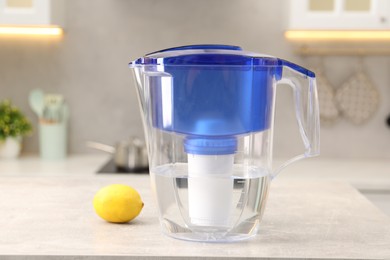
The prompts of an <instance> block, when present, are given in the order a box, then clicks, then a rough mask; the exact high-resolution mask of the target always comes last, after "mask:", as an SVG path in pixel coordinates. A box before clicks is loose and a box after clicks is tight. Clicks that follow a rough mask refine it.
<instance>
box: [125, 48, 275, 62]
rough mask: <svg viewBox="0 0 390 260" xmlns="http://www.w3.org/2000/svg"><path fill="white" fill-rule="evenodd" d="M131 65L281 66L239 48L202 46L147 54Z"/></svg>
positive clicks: (273, 59)
mask: <svg viewBox="0 0 390 260" xmlns="http://www.w3.org/2000/svg"><path fill="white" fill-rule="evenodd" d="M131 65H210V66H213V65H215V66H218V65H226V66H229V65H238V66H240V65H241V66H245V65H248V66H256V65H265V66H266V65H273V66H277V65H280V62H279V60H278V59H277V58H275V57H272V56H268V55H263V54H256V53H252V52H247V51H244V50H242V48H241V47H239V46H233V45H219V44H200V45H186V46H180V47H174V48H169V49H164V50H160V51H156V52H152V53H149V54H146V55H145V56H144V57H141V58H139V59H137V60H135V61H134V62H132V63H130V66H131Z"/></svg>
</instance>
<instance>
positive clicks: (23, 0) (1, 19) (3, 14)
mask: <svg viewBox="0 0 390 260" xmlns="http://www.w3.org/2000/svg"><path fill="white" fill-rule="evenodd" d="M63 27H64V0H0V33H1V32H5V33H12V34H18V33H21V34H23V32H29V30H32V31H31V33H32V34H39V33H38V32H47V33H48V34H50V33H49V32H50V31H51V29H54V30H52V33H55V32H57V33H62V29H61V28H63ZM34 30H35V31H34ZM56 30H57V31H56ZM26 34H28V33H26Z"/></svg>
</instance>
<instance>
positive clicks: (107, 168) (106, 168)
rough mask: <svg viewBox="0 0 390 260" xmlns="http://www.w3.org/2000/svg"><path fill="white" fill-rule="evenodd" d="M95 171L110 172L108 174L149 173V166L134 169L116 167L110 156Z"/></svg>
mask: <svg viewBox="0 0 390 260" xmlns="http://www.w3.org/2000/svg"><path fill="white" fill-rule="evenodd" d="M97 173H104V174H106V173H110V174H132V173H134V174H148V173H149V167H145V168H136V169H128V168H122V167H117V166H116V165H115V162H114V159H113V158H111V159H110V160H108V161H107V162H106V163H105V164H104V165H103V166H102V167H101V168H100V169H99V170H98V171H97Z"/></svg>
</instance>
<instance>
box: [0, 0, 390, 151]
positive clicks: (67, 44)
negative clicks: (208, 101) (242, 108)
mask: <svg viewBox="0 0 390 260" xmlns="http://www.w3.org/2000/svg"><path fill="white" fill-rule="evenodd" d="M287 3H288V2H287V1H283V0H273V1H259V0H197V1H193V0H164V1H162V0H111V1H107V0H95V1H87V0H67V1H66V17H67V19H66V24H67V26H66V34H65V37H64V39H63V40H62V41H50V40H40V41H38V40H26V39H3V38H0V99H3V98H11V99H12V100H14V103H15V104H16V105H18V106H20V107H21V108H22V109H23V110H24V111H26V113H27V114H28V116H29V117H30V118H32V119H33V120H34V123H35V124H36V121H37V120H36V118H35V116H34V114H33V113H32V112H31V111H30V109H29V107H28V105H27V97H28V92H29V91H30V90H31V89H34V88H38V87H39V88H42V89H44V90H45V91H48V92H59V93H63V94H64V95H65V96H66V98H67V100H68V103H69V104H70V107H71V113H72V114H71V121H70V149H71V151H72V152H92V151H91V150H90V149H88V148H86V147H85V141H87V140H96V141H101V142H105V143H109V144H113V143H115V141H117V140H120V139H123V138H126V137H127V136H128V135H130V134H136V135H140V136H141V135H142V134H143V131H142V128H141V119H140V115H139V110H138V104H137V99H136V96H135V90H134V84H133V81H132V78H131V73H130V71H129V69H128V68H127V63H128V62H129V61H130V60H132V59H135V58H137V57H139V56H142V55H143V54H145V53H148V52H151V51H155V50H159V49H163V48H168V47H173V46H179V45H187V44H196V43H223V44H234V45H240V46H242V47H243V48H244V49H246V50H251V51H254V52H260V53H267V54H271V55H274V56H278V57H281V58H285V59H289V60H292V61H294V62H297V63H300V64H302V65H310V63H311V59H302V58H301V57H299V56H296V55H294V54H293V53H292V50H291V47H290V45H289V44H288V43H287V42H286V41H285V40H284V38H283V32H284V30H285V29H286V28H287V24H286V23H287V20H288V19H287V14H288V5H287ZM356 59H357V58H356V57H327V58H325V60H324V64H325V68H326V74H327V76H328V78H329V80H330V81H331V82H332V83H333V84H334V85H335V86H337V85H340V84H341V83H342V82H343V81H345V80H346V79H347V78H348V77H349V76H350V75H352V74H353V73H354V71H355V70H356ZM364 63H365V66H366V68H367V70H368V73H369V75H370V76H371V77H372V78H373V80H374V82H375V84H376V85H377V86H378V87H379V88H380V91H381V99H382V100H381V106H380V109H379V111H378V113H377V114H376V115H375V117H374V118H373V119H372V120H371V121H370V122H369V123H368V124H366V125H364V126H360V127H356V126H353V125H351V124H349V123H347V122H345V120H341V121H340V122H338V123H337V124H335V125H334V126H332V127H328V128H325V127H323V128H322V136H321V141H322V154H323V155H324V156H327V157H332V156H345V157H347V156H348V157H350V156H352V157H362V156H369V157H390V129H388V128H386V126H385V124H384V120H385V117H386V116H387V114H388V113H390V105H389V100H390V95H389V94H390V93H389V92H390V76H389V69H390V62H389V58H388V57H367V58H365V59H364ZM277 104H278V107H277V109H278V112H277V118H276V127H277V131H276V135H275V146H276V147H275V152H276V153H277V154H278V155H280V156H288V155H292V154H293V153H295V152H296V151H298V150H299V149H300V142H299V139H298V135H297V131H296V124H295V121H294V120H295V119H294V117H293V113H292V112H291V109H292V107H293V106H292V102H291V97H290V91H289V90H288V89H287V88H281V90H280V91H279V93H278V102H277ZM294 129H295V130H294ZM25 151H26V152H37V151H38V138H37V131H35V133H34V135H33V136H32V137H29V138H28V139H27V140H26V142H25Z"/></svg>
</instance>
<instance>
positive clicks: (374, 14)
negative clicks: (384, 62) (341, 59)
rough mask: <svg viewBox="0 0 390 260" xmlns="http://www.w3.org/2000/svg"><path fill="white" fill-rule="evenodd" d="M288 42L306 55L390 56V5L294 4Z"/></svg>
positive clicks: (307, 0) (376, 0) (316, 0)
mask: <svg viewBox="0 0 390 260" xmlns="http://www.w3.org/2000/svg"><path fill="white" fill-rule="evenodd" d="M290 4H291V6H290V17H289V26H288V30H287V31H286V33H285V37H286V39H287V40H289V41H290V42H292V43H293V44H294V46H295V49H296V50H297V51H298V52H299V53H302V54H390V1H388V0H294V1H291V2H290Z"/></svg>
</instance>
